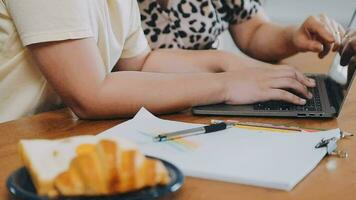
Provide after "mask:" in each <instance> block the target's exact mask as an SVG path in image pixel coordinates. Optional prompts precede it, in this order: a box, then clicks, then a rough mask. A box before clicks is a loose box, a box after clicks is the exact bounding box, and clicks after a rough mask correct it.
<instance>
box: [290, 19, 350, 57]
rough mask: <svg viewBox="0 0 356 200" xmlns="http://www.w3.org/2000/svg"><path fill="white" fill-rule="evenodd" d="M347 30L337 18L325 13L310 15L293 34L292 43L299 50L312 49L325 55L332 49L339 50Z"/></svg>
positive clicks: (322, 55)
mask: <svg viewBox="0 0 356 200" xmlns="http://www.w3.org/2000/svg"><path fill="white" fill-rule="evenodd" d="M344 34H345V30H344V28H343V27H342V26H341V25H340V24H338V23H337V22H336V21H335V20H333V19H330V18H328V17H327V16H325V15H319V16H310V17H308V18H307V19H306V20H305V21H304V23H303V24H302V25H301V26H300V27H299V28H298V29H297V30H295V31H294V33H293V34H292V43H293V45H294V47H295V48H296V50H297V51H300V52H306V51H312V52H317V53H319V57H320V58H323V57H325V56H326V55H327V54H328V53H329V52H330V50H332V51H338V50H339V48H340V45H341V42H342V41H341V40H342V38H343V37H344Z"/></svg>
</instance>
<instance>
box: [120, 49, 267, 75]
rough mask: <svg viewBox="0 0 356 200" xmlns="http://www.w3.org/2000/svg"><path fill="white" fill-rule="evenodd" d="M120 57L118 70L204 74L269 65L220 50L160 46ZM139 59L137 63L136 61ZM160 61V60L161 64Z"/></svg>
mask: <svg viewBox="0 0 356 200" xmlns="http://www.w3.org/2000/svg"><path fill="white" fill-rule="evenodd" d="M136 60H137V58H135V59H133V61H132V59H120V61H119V62H118V64H117V66H116V68H115V70H121V71H146V72H160V73H166V72H167V73H202V72H210V73H217V72H229V71H235V70H239V69H243V68H246V67H269V66H270V64H269V63H264V62H261V61H258V60H255V59H251V58H248V57H243V56H240V55H237V54H233V53H229V52H225V51H220V50H182V49H157V50H154V51H152V52H151V53H150V56H149V57H147V58H143V57H142V58H141V62H140V63H137V62H136ZM133 62H135V64H133ZM156 63H160V64H159V65H157V64H156Z"/></svg>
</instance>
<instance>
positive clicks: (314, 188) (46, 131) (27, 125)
mask: <svg viewBox="0 0 356 200" xmlns="http://www.w3.org/2000/svg"><path fill="white" fill-rule="evenodd" d="M301 58H302V59H301ZM306 60H307V61H308V62H305V61H306ZM330 61H331V59H330V58H329V59H326V60H323V61H320V60H318V59H317V58H316V57H315V56H314V55H313V56H312V55H301V56H297V57H294V58H292V59H289V60H288V62H289V63H294V64H296V65H298V66H299V67H301V68H302V69H308V70H305V71H308V72H310V71H314V72H315V71H320V70H322V68H321V67H320V66H328V63H330ZM317 66H319V67H317ZM324 69H325V68H324ZM324 71H325V70H324ZM355 90H356V87H355V86H354V87H353V88H352V92H351V93H350V95H349V96H348V99H347V102H346V104H345V107H344V109H343V112H342V115H341V116H340V117H339V118H338V119H337V120H335V119H334V120H308V119H276V118H274V119H271V118H252V117H250V118H247V117H245V118H234V119H236V120H241V121H256V122H270V123H283V124H290V125H295V126H303V127H311V128H335V127H340V128H342V129H344V130H346V131H349V132H353V133H356V126H355V124H356V91H355ZM161 117H162V118H164V119H170V120H177V121H185V122H193V123H194V122H196V123H208V122H209V121H210V119H211V117H197V116H192V115H191V114H190V112H189V111H185V112H182V113H176V114H172V115H164V116H161ZM220 118H221V119H226V118H224V117H220ZM229 119H231V117H230V118H229ZM123 121H124V120H108V121H83V120H78V119H77V118H76V117H75V116H73V115H72V114H71V113H70V112H69V111H68V110H67V109H63V110H59V111H55V112H48V113H43V114H39V115H36V116H33V117H28V118H23V119H20V120H17V121H12V122H7V123H3V124H0V169H1V170H0V199H1V200H7V199H10V198H9V196H8V193H7V190H6V187H5V181H6V178H7V177H8V175H9V174H10V173H11V172H12V171H14V170H15V169H17V168H18V167H20V166H21V165H22V164H21V161H20V159H19V156H18V154H17V143H18V141H19V140H20V139H25V138H26V139H29V138H62V137H66V136H73V135H83V134H97V133H99V132H101V131H103V130H105V129H108V128H110V127H112V126H114V125H117V124H119V123H121V122H123ZM340 147H341V148H342V149H346V150H347V151H348V152H349V154H350V156H349V158H348V159H340V158H336V157H328V158H326V159H324V160H323V161H322V162H321V163H320V164H319V165H318V166H317V167H316V169H315V170H314V171H312V172H311V174H309V175H308V176H307V177H306V178H305V179H304V180H303V181H302V182H301V183H299V184H298V185H297V186H296V187H295V188H294V189H293V190H292V191H291V192H285V191H279V190H272V189H264V188H258V187H252V186H246V185H239V184H231V183H224V182H218V181H209V180H202V179H196V178H190V177H187V178H186V182H185V184H184V186H183V188H182V189H181V190H180V191H179V192H178V193H176V194H173V195H171V196H168V197H166V198H165V199H177V200H209V199H213V200H215V199H224V200H228V199H273V200H278V199H313V200H316V199H320V200H327V199H333V200H334V199H342V200H347V199H356V138H351V139H348V140H344V141H342V142H341V143H340Z"/></svg>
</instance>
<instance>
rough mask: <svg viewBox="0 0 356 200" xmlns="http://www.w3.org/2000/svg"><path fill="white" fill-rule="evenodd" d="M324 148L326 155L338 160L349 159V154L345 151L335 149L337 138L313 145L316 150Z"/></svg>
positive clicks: (323, 140) (322, 140)
mask: <svg viewBox="0 0 356 200" xmlns="http://www.w3.org/2000/svg"><path fill="white" fill-rule="evenodd" d="M324 147H325V148H326V150H327V155H331V156H337V157H339V158H347V157H349V154H348V153H347V152H346V151H343V150H338V149H337V138H336V137H332V138H329V139H325V138H323V139H321V141H320V142H318V144H316V145H315V148H316V149H319V148H324Z"/></svg>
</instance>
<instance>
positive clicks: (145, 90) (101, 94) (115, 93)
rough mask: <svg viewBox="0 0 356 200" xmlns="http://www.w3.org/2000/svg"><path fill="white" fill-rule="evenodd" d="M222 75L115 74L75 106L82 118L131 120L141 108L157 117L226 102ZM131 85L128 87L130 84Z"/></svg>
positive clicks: (109, 76)
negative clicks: (122, 118)
mask: <svg viewBox="0 0 356 200" xmlns="http://www.w3.org/2000/svg"><path fill="white" fill-rule="evenodd" d="M219 77H220V75H219V74H211V73H196V74H161V73H148V72H115V73H112V74H110V75H108V76H107V77H106V78H105V80H104V81H103V83H102V85H101V86H100V87H99V88H100V89H99V90H98V91H97V92H95V91H93V94H92V95H87V96H86V97H88V96H90V99H82V100H81V101H80V102H82V103H83V104H82V105H80V106H74V107H73V106H72V108H74V111H75V112H76V114H78V115H79V116H80V117H81V118H110V117H117V116H121V117H126V116H132V115H133V114H134V113H136V112H137V111H138V110H139V109H140V108H141V107H142V106H144V107H146V108H147V109H149V110H150V111H151V112H154V113H167V112H173V111H180V110H183V109H187V108H189V107H191V106H195V105H203V104H212V103H219V102H223V101H224V98H225V97H224V87H223V84H222V81H221V80H220V78H219ZM128 83H129V84H128Z"/></svg>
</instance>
